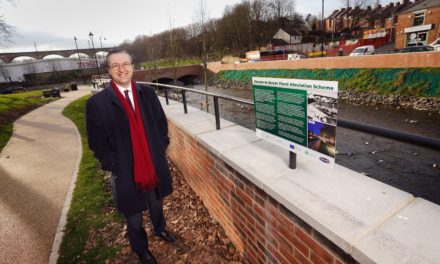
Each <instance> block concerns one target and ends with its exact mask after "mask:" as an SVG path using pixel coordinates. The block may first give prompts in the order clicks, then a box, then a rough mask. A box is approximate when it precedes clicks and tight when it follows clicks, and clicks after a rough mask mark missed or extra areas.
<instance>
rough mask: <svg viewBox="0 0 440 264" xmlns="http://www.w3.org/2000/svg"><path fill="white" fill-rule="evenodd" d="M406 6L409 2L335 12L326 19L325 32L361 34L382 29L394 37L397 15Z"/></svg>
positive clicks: (405, 0) (404, 0) (344, 9)
mask: <svg viewBox="0 0 440 264" xmlns="http://www.w3.org/2000/svg"><path fill="white" fill-rule="evenodd" d="M408 5H410V3H409V0H403V2H402V3H400V2H397V3H390V4H388V5H386V6H384V7H383V6H381V5H378V6H376V7H374V8H372V7H371V6H368V7H366V8H365V9H361V8H359V7H355V8H351V7H349V8H342V9H341V10H335V11H333V13H332V14H331V15H330V16H329V17H328V18H326V20H325V30H326V32H332V33H341V32H346V33H352V34H362V33H363V32H364V31H366V30H371V29H383V30H385V31H386V32H387V34H389V35H390V36H394V35H395V33H394V32H395V27H396V24H397V15H398V13H399V12H400V11H401V10H403V9H404V8H406V7H407V6H408ZM391 39H394V38H393V37H392V38H391Z"/></svg>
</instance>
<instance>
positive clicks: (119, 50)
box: [105, 48, 133, 67]
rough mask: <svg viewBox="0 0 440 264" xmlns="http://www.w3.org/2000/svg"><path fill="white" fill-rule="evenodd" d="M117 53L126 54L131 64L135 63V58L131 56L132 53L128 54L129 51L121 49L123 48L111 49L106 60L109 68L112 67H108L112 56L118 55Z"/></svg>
mask: <svg viewBox="0 0 440 264" xmlns="http://www.w3.org/2000/svg"><path fill="white" fill-rule="evenodd" d="M117 53H125V54H127V55H128V57H129V58H130V62H131V63H133V57H132V56H131V55H130V53H128V51H127V50H125V49H121V48H115V49H111V50H110V51H109V52H108V53H107V57H106V58H105V65H106V66H107V67H110V65H108V61H109V59H110V56H111V55H113V54H117Z"/></svg>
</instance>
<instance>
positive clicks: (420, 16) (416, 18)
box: [414, 11, 425, 26]
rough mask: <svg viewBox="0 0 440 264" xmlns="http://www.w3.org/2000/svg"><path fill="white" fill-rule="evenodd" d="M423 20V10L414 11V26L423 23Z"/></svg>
mask: <svg viewBox="0 0 440 264" xmlns="http://www.w3.org/2000/svg"><path fill="white" fill-rule="evenodd" d="M424 22H425V11H422V12H415V13H414V26H420V25H423V23H424Z"/></svg>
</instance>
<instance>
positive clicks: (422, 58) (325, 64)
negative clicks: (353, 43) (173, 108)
mask: <svg viewBox="0 0 440 264" xmlns="http://www.w3.org/2000/svg"><path fill="white" fill-rule="evenodd" d="M402 67H405V68H417V67H420V68H424V67H440V52H435V51H431V52H413V53H395V54H376V55H372V56H356V57H349V56H343V57H324V58H309V59H304V60H278V61H262V62H258V63H240V64H221V63H219V62H213V63H209V65H208V69H209V70H210V71H212V72H214V73H218V72H220V71H223V70H253V69H256V70H258V69H346V68H402Z"/></svg>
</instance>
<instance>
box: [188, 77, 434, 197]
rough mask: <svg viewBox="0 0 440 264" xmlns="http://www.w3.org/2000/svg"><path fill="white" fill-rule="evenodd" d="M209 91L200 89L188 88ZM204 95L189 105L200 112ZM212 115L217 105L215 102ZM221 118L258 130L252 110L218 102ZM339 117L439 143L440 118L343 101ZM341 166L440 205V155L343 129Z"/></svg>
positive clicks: (247, 93) (191, 97)
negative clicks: (435, 140)
mask: <svg viewBox="0 0 440 264" xmlns="http://www.w3.org/2000/svg"><path fill="white" fill-rule="evenodd" d="M188 88H194V89H197V90H204V87H203V86H201V85H194V86H188ZM208 91H210V92H215V93H220V94H227V95H232V96H236V97H240V98H244V99H250V100H252V91H251V90H243V89H218V88H216V87H209V88H208ZM204 100H205V99H204V96H202V95H199V94H195V93H187V101H188V103H189V104H190V105H192V106H194V107H198V108H200V102H202V101H203V102H204ZM209 104H210V111H209V112H210V113H213V112H214V111H213V108H212V106H213V102H212V98H211V99H210V103H209ZM219 104H220V116H221V118H224V119H226V120H229V121H231V122H234V123H237V124H239V125H242V126H244V127H247V128H249V129H252V130H255V115H254V110H253V106H249V105H244V104H239V103H236V102H232V101H227V100H222V99H220V100H219ZM338 118H341V119H345V120H353V121H356V122H359V123H365V124H371V125H375V126H379V127H384V128H390V129H395V130H400V131H403V132H408V133H413V134H418V135H423V136H428V137H433V138H437V139H439V138H440V114H439V113H438V112H423V111H415V110H408V109H396V108H390V107H382V106H353V105H350V104H346V103H344V102H338ZM336 142H337V143H336V150H337V154H336V163H337V164H340V165H342V166H344V167H347V168H350V169H352V170H354V171H357V172H360V173H363V174H365V175H366V176H368V177H371V178H373V179H376V180H378V181H381V182H383V183H386V184H388V185H391V186H393V187H395V188H398V189H401V190H403V191H406V192H409V193H411V194H413V195H414V196H416V197H421V198H424V199H426V200H429V201H431V202H434V203H436V204H439V205H440V151H438V150H434V149H430V148H427V147H421V146H417V145H413V144H409V143H403V142H399V141H395V140H392V139H388V138H384V137H381V136H376V135H372V134H368V133H363V132H359V131H356V130H351V129H347V128H342V127H338V128H337V135H336Z"/></svg>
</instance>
